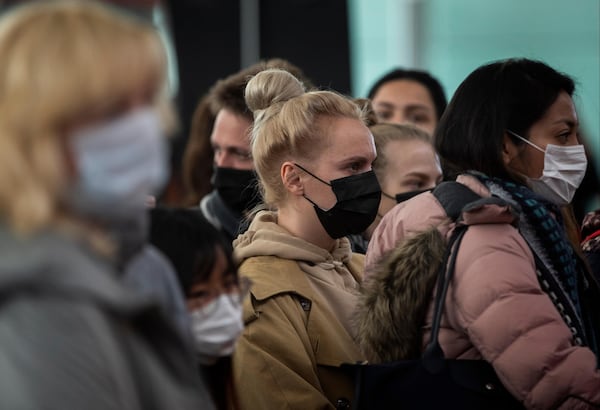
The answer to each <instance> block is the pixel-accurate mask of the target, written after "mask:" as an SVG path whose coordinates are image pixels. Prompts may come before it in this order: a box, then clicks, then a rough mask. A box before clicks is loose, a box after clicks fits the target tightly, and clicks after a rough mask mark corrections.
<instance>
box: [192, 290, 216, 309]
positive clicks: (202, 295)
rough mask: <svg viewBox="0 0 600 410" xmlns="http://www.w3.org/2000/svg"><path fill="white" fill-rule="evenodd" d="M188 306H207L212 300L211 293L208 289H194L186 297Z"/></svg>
mask: <svg viewBox="0 0 600 410" xmlns="http://www.w3.org/2000/svg"><path fill="white" fill-rule="evenodd" d="M186 299H187V300H188V304H191V305H192V306H195V307H203V306H206V305H208V304H209V303H210V302H211V301H212V299H214V297H213V294H212V292H209V291H208V289H196V290H193V291H192V292H190V293H189V294H188V295H187V298H186Z"/></svg>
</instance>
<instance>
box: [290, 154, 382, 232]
mask: <svg viewBox="0 0 600 410" xmlns="http://www.w3.org/2000/svg"><path fill="white" fill-rule="evenodd" d="M295 165H296V166H297V167H298V168H300V169H302V170H303V171H305V172H306V173H308V174H309V175H311V176H313V177H314V178H316V179H317V180H319V181H320V182H322V183H324V184H326V185H329V186H330V187H331V190H332V191H333V193H334V194H335V197H336V198H337V202H336V204H335V205H334V206H333V208H331V209H329V210H327V211H324V210H323V209H321V208H319V206H318V205H317V204H315V203H314V202H313V201H311V200H310V199H309V198H308V197H307V196H306V195H304V198H306V200H307V201H309V202H310V203H311V204H313V206H314V208H315V212H316V213H317V217H318V218H319V221H321V225H323V228H325V231H326V232H327V233H328V234H329V236H331V237H332V238H333V239H337V238H341V237H344V236H347V235H351V234H357V233H362V232H364V230H365V229H367V228H368V227H369V225H371V223H372V222H373V221H374V220H375V216H376V215H377V210H378V209H379V201H381V188H380V187H379V182H378V181H377V177H376V176H375V173H374V172H373V171H367V172H363V173H362V174H358V175H352V176H349V177H344V178H339V179H334V180H333V181H331V183H328V182H326V181H323V180H322V179H321V178H319V177H318V176H316V175H314V174H312V173H311V172H309V171H307V170H306V169H304V168H302V167H301V166H300V165H298V164H295Z"/></svg>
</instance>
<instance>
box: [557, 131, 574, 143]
mask: <svg viewBox="0 0 600 410" xmlns="http://www.w3.org/2000/svg"><path fill="white" fill-rule="evenodd" d="M556 139H557V140H558V142H559V143H560V144H561V145H570V144H571V143H573V144H578V143H579V138H578V136H577V132H575V131H574V130H568V131H567V130H565V131H563V132H561V133H559V134H558V135H557V136H556Z"/></svg>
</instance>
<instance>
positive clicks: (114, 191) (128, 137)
mask: <svg viewBox="0 0 600 410" xmlns="http://www.w3.org/2000/svg"><path fill="white" fill-rule="evenodd" d="M70 144H71V149H72V153H73V155H74V159H75V164H76V180H75V181H74V184H73V185H72V186H71V187H70V188H69V190H68V192H67V197H66V202H67V204H68V206H70V207H71V209H72V210H73V211H75V212H76V213H78V214H80V215H82V216H84V217H89V218H92V219H94V220H97V221H100V222H109V223H110V222H116V221H121V220H130V219H131V218H132V217H135V215H136V214H139V213H143V212H144V209H145V208H146V201H147V198H148V196H149V195H153V194H156V193H157V192H158V191H159V190H160V189H161V188H162V187H163V186H164V184H165V182H166V180H167V177H168V166H167V164H168V152H167V151H168V150H167V145H166V141H165V138H164V137H163V135H162V131H161V127H160V124H159V119H158V116H157V114H156V112H155V110H154V109H152V108H149V107H145V108H140V109H136V110H135V111H132V112H130V113H127V114H125V115H123V116H121V117H119V118H117V119H115V120H111V121H108V122H105V123H102V124H100V125H95V126H93V127H90V128H85V129H82V130H80V131H77V132H76V133H75V134H74V135H72V136H71V139H70Z"/></svg>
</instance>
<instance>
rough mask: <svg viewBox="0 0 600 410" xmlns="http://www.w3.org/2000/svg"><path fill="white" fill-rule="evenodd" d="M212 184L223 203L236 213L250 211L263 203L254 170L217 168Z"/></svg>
mask: <svg viewBox="0 0 600 410" xmlns="http://www.w3.org/2000/svg"><path fill="white" fill-rule="evenodd" d="M212 183H213V186H214V187H215V189H216V190H217V192H218V193H219V196H220V197H221V198H222V199H223V202H225V204H226V205H227V206H228V207H229V208H230V209H231V210H233V211H235V212H239V213H243V212H244V211H249V210H251V209H252V208H254V207H255V206H256V205H258V204H259V203H260V201H261V197H260V193H259V192H258V181H257V179H256V173H255V172H254V171H253V170H249V169H234V168H221V167H215V171H214V174H213V180H212Z"/></svg>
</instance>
